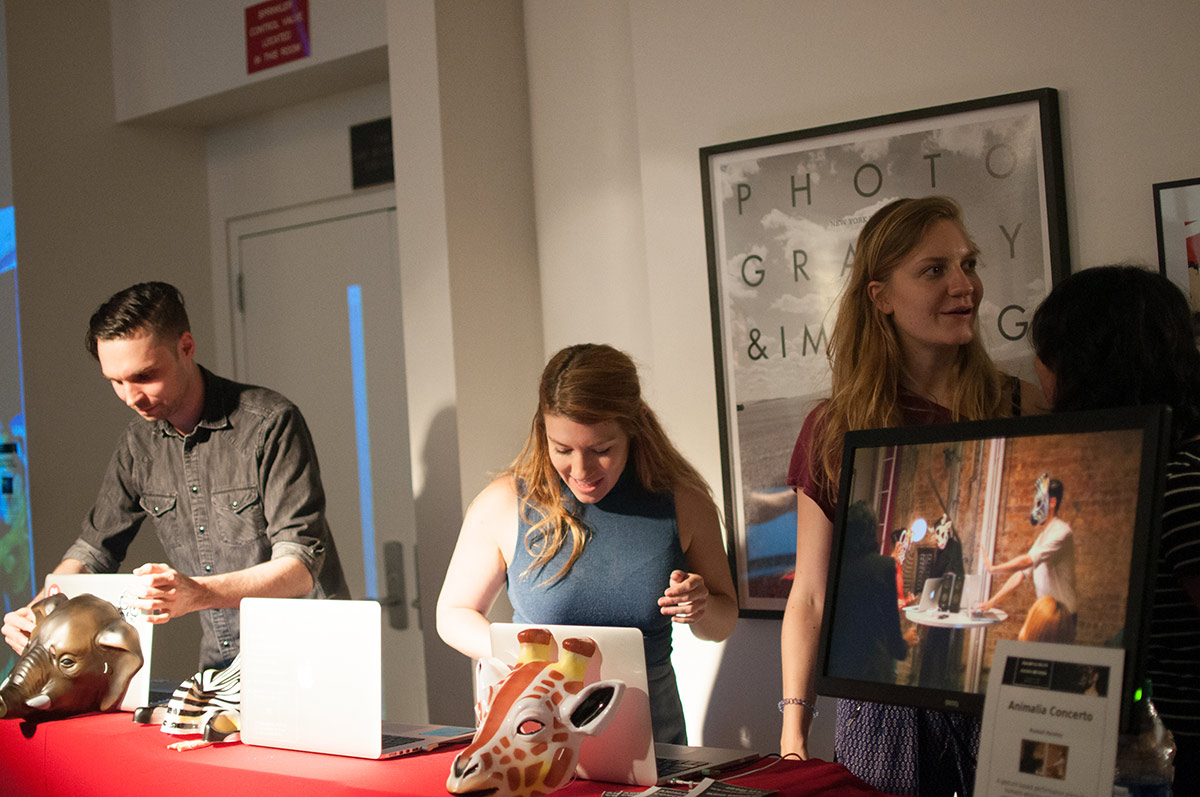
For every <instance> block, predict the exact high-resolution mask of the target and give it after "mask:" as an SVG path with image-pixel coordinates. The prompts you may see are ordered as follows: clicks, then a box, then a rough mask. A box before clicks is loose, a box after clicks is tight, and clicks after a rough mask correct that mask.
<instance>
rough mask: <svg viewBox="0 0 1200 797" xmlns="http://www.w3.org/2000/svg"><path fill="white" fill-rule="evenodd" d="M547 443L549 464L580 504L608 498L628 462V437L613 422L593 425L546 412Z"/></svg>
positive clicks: (544, 417)
mask: <svg viewBox="0 0 1200 797" xmlns="http://www.w3.org/2000/svg"><path fill="white" fill-rule="evenodd" d="M543 419H544V420H545V422H546V444H547V446H548V447H549V449H550V462H552V463H553V464H554V469H555V470H557V471H558V475H559V476H561V477H562V480H563V481H564V482H566V483H567V487H569V488H570V489H571V493H572V494H573V495H574V496H575V498H576V499H578V501H579V502H580V503H582V504H594V503H596V502H597V501H599V500H601V499H602V498H604V496H606V495H608V493H609V491H610V490H612V488H613V485H615V484H616V483H617V479H619V478H621V473H623V472H624V470H625V463H626V462H627V461H628V459H629V435H627V434H626V433H625V432H624V430H622V429H621V427H620V425H619V424H617V422H616V421H605V422H604V423H597V424H593V425H590V426H589V425H588V424H583V423H577V422H575V421H572V420H570V419H568V418H564V417H563V416H561V415H554V414H550V413H547V414H546V415H545V416H543Z"/></svg>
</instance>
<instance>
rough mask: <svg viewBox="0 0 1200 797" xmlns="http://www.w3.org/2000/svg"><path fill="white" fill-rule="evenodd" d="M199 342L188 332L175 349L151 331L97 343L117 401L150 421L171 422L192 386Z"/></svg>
mask: <svg viewBox="0 0 1200 797" xmlns="http://www.w3.org/2000/svg"><path fill="white" fill-rule="evenodd" d="M194 353H195V342H194V341H193V340H192V335H191V333H190V332H184V333H183V334H182V335H181V336H180V337H179V339H178V340H177V341H176V342H175V345H174V346H172V345H171V344H169V343H164V342H163V341H161V340H160V339H158V338H157V337H155V336H154V335H152V334H150V333H149V332H139V333H137V334H135V335H133V336H131V337H127V338H114V339H112V340H101V341H98V342H97V343H96V355H97V357H98V358H99V360H100V372H101V373H102V374H103V375H104V378H105V379H107V380H108V381H109V383H110V384H111V385H112V388H113V391H114V392H115V393H116V394H117V398H119V399H121V401H123V402H125V404H126V405H127V406H128V407H129V408H130V409H132V410H133V411H134V412H136V413H137V414H138V415H141V416H142V417H143V418H145V419H146V420H148V421H156V420H168V421H169V420H171V419H172V418H175V417H176V416H177V415H178V413H179V411H180V410H181V408H182V407H183V405H184V400H185V398H186V396H187V392H188V389H189V388H190V387H191V380H192V378H193V372H192V370H191V367H190V366H191V362H192V356H193V354H194Z"/></svg>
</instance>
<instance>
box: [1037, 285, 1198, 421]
mask: <svg viewBox="0 0 1200 797" xmlns="http://www.w3.org/2000/svg"><path fill="white" fill-rule="evenodd" d="M1030 338H1031V340H1032V341H1033V350H1034V353H1036V354H1037V357H1038V359H1039V360H1041V361H1042V362H1043V363H1045V365H1046V367H1047V368H1049V369H1050V371H1051V372H1052V373H1053V374H1054V409H1055V410H1056V411H1063V410H1068V411H1069V410H1089V409H1105V408H1109V407H1129V406H1140V405H1145V404H1166V405H1168V406H1170V407H1171V411H1172V427H1173V428H1172V434H1173V442H1175V443H1178V442H1179V441H1180V440H1184V439H1187V438H1189V437H1193V436H1195V435H1196V434H1198V433H1200V351H1197V349H1196V338H1195V332H1194V330H1193V324H1192V312H1191V308H1189V307H1188V301H1187V299H1186V298H1185V297H1184V295H1183V292H1182V291H1180V290H1179V288H1177V287H1175V284H1174V283H1173V282H1171V281H1170V280H1169V279H1167V278H1166V277H1165V276H1163V275H1162V274H1159V273H1158V272H1157V271H1151V270H1149V269H1148V268H1145V267H1142V266H1137V265H1128V264H1122V265H1113V266H1097V267H1095V268H1085V269H1084V270H1082V271H1079V272H1076V273H1075V274H1072V275H1070V276H1069V277H1067V278H1066V279H1064V280H1062V281H1061V282H1059V283H1058V284H1057V285H1055V286H1054V289H1053V290H1052V291H1050V295H1049V296H1047V297H1046V299H1045V300H1044V301H1043V302H1042V303H1041V305H1040V306H1039V307H1038V309H1037V310H1036V311H1035V312H1034V314H1033V321H1032V323H1031V324H1030Z"/></svg>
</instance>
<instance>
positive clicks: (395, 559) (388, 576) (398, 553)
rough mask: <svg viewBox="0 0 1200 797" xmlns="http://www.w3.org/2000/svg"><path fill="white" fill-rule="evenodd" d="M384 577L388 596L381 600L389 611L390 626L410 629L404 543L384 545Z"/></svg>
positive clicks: (400, 629)
mask: <svg viewBox="0 0 1200 797" xmlns="http://www.w3.org/2000/svg"><path fill="white" fill-rule="evenodd" d="M383 577H384V584H385V585H386V586H387V595H386V596H385V597H383V598H380V599H379V603H380V605H381V606H383V607H385V608H386V609H387V615H388V625H390V626H391V627H392V628H394V629H396V630H397V631H403V630H405V629H407V628H408V599H407V594H408V592H407V589H406V585H405V579H404V543H401V542H395V541H393V542H385V543H384V544H383Z"/></svg>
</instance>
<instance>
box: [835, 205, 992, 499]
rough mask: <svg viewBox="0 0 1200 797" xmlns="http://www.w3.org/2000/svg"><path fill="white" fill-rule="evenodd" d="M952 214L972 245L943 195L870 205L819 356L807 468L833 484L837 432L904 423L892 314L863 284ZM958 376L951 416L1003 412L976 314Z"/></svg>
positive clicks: (881, 277) (882, 274)
mask: <svg viewBox="0 0 1200 797" xmlns="http://www.w3.org/2000/svg"><path fill="white" fill-rule="evenodd" d="M943 220H944V221H952V222H954V223H955V224H956V225H958V227H959V229H960V230H962V233H963V236H964V237H966V238H967V240H968V241H969V242H970V245H971V248H972V249H977V247H976V246H975V244H974V242H973V241H970V236H969V235H967V232H966V228H965V226H964V224H963V220H962V211H961V210H960V209H959V206H958V203H956V202H955V201H954V200H953V199H950V198H949V197H944V196H930V197H923V198H920V199H897V200H896V201H894V202H891V203H889V204H887V205H885V206H883V207H882V208H880V209H879V210H878V211H876V212H875V214H874V215H873V216H871V218H870V219H868V220H867V223H866V224H865V225H864V226H863V229H862V232H861V233H859V236H858V243H857V245H856V246H855V250H854V262H853V264H852V266H851V272H850V279H849V281H848V282H847V284H846V289H845V293H844V295H843V297H842V301H841V305H840V306H839V308H838V313H837V319H836V320H835V321H834V326H833V333H832V334H831V335H830V336H829V346H828V349H827V350H826V356H827V357H828V358H829V364H830V368H831V369H832V371H833V391H832V395H831V397H830V399H829V401H828V402H826V403H825V404H823V405H822V407H821V409H820V411H819V412H820V414H819V415H818V417H817V421H818V423H817V425H816V428H815V430H814V434H813V443H812V450H813V454H814V457H813V465H812V467H813V472H814V475H817V474H823V475H824V477H825V478H824V483H825V484H826V485H828V486H829V489H832V490H836V489H837V485H838V483H839V475H840V472H841V465H842V438H843V436H844V435H845V434H846V432H848V431H851V430H854V429H876V428H881V427H888V426H899V425H901V424H902V423H903V417H902V415H901V411H900V406H899V389H900V383H901V378H902V376H903V374H904V356H903V354H902V352H901V349H900V340H899V337H898V336H897V333H896V327H895V322H894V320H893V319H892V316H890V315H887V314H885V313H883V312H882V311H880V310H879V308H878V307H876V306H875V303H874V302H872V301H871V297H870V295H869V292H868V286H869V285H870V284H871V283H872V282H883V283H886V282H887V281H888V279H890V278H891V276H892V272H893V271H895V269H896V266H898V265H899V264H900V262H901V261H903V260H904V258H905V257H907V256H908V254H909V253H911V252H912V251H913V250H914V249H916V247H917V246H918V245H919V244H920V243H921V240H922V239H923V238H924V237H925V234H926V233H927V232H928V231H929V229H930V228H931V227H932V226H933V225H934V224H936V223H937V222H940V221H943ZM955 369H956V370H957V378H956V379H955V380H954V393H953V395H952V396H951V400H950V406H949V407H947V409H949V410H950V412H951V414H952V415H953V416H954V418H955V419H958V420H978V419H981V418H995V417H998V416H1000V415H1003V414H1006V412H1005V411H1006V409H1008V408H1009V407H1010V406H1011V405H1010V404H1008V403H1006V398H1007V391H1006V389H1005V385H1004V378H1003V375H1002V374H1001V373H1000V371H999V370H998V369H997V368H996V366H995V364H993V363H992V358H991V357H990V356H988V353H987V351H986V350H985V349H984V346H983V341H982V340H981V339H980V334H979V317H978V316H976V317H975V323H974V334H973V335H972V336H971V341H970V342H969V343H966V344H963V345H962V346H961V347H960V348H959V351H958V359H957V362H956V363H955Z"/></svg>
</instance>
